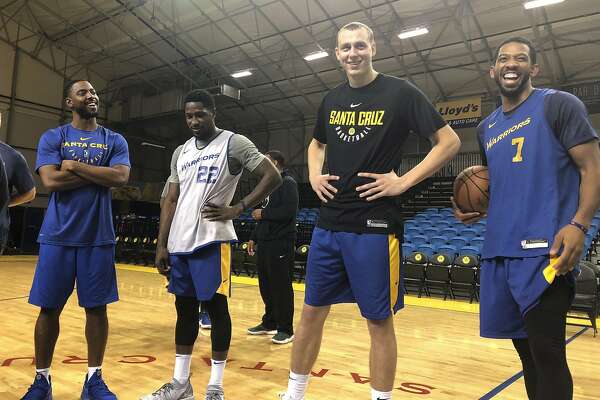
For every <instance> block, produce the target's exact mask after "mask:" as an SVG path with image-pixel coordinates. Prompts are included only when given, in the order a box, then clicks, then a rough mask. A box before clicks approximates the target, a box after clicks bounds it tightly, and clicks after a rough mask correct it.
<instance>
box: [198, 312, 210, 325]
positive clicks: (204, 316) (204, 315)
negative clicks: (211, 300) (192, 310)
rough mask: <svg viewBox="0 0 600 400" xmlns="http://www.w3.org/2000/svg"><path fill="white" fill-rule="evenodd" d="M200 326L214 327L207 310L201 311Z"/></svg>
mask: <svg viewBox="0 0 600 400" xmlns="http://www.w3.org/2000/svg"><path fill="white" fill-rule="evenodd" d="M200 328H202V329H210V328H212V324H211V323H210V317H209V315H208V313H207V312H206V311H201V312H200Z"/></svg>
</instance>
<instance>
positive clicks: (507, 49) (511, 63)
mask: <svg viewBox="0 0 600 400" xmlns="http://www.w3.org/2000/svg"><path fill="white" fill-rule="evenodd" d="M538 72H539V66H538V65H537V64H534V63H533V62H532V61H531V55H530V49H529V46H527V45H526V44H524V43H519V42H509V43H506V44H505V45H503V46H502V47H501V48H500V49H499V51H498V56H497V57H496V62H495V63H494V65H493V66H492V67H491V68H490V76H491V77H492V79H494V80H495V81H496V84H497V85H498V88H499V89H500V93H502V95H503V96H504V97H507V98H517V97H519V96H520V95H521V94H523V93H524V92H525V91H526V90H528V89H531V88H532V84H531V78H533V77H535V76H536V75H537V74H538Z"/></svg>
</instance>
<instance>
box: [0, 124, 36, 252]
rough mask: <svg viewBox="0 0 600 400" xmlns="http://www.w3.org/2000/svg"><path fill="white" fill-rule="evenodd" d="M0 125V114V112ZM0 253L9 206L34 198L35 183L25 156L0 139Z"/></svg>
mask: <svg viewBox="0 0 600 400" xmlns="http://www.w3.org/2000/svg"><path fill="white" fill-rule="evenodd" d="M0 126H2V114H0ZM0 164H1V165H0V167H1V168H2V170H1V171H0V254H2V252H3V251H4V246H5V245H6V242H7V240H8V233H9V229H10V216H9V213H8V208H9V207H15V206H18V205H20V204H24V203H27V202H30V201H32V200H33V199H34V198H35V183H34V182H33V177H32V176H31V172H30V171H29V166H28V165H27V161H26V160H25V157H23V155H22V154H21V153H19V152H18V151H16V150H15V149H13V148H12V147H11V146H9V145H8V144H6V143H4V142H3V141H1V140H0Z"/></svg>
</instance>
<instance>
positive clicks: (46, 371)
mask: <svg viewBox="0 0 600 400" xmlns="http://www.w3.org/2000/svg"><path fill="white" fill-rule="evenodd" d="M35 373H36V374H41V375H44V378H46V380H47V381H48V383H50V379H49V376H50V367H48V368H42V369H37V368H36V369H35Z"/></svg>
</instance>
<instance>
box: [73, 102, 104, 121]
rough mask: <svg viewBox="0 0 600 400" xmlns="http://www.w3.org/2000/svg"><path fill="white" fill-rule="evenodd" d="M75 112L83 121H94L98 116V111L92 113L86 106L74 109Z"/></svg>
mask: <svg viewBox="0 0 600 400" xmlns="http://www.w3.org/2000/svg"><path fill="white" fill-rule="evenodd" d="M73 111H74V112H76V113H77V115H79V117H81V118H82V119H92V118H96V117H97V116H98V111H94V112H92V111H90V110H89V109H88V108H87V106H86V105H85V104H84V105H81V106H79V107H76V108H74V109H73Z"/></svg>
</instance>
